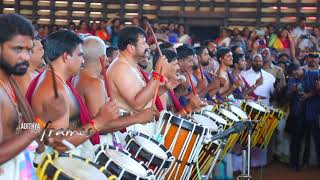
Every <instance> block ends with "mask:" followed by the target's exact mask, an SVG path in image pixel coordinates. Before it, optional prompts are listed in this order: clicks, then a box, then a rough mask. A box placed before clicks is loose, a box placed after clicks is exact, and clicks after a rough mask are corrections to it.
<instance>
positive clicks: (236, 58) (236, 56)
mask: <svg viewBox="0 0 320 180" xmlns="http://www.w3.org/2000/svg"><path fill="white" fill-rule="evenodd" d="M232 57H233V64H239V61H240V59H241V58H244V57H245V55H244V54H238V53H233V55H232Z"/></svg>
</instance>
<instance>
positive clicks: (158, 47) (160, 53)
mask: <svg viewBox="0 0 320 180" xmlns="http://www.w3.org/2000/svg"><path fill="white" fill-rule="evenodd" d="M145 23H146V24H147V27H148V30H150V31H151V34H152V36H153V38H154V40H155V42H156V46H157V49H158V52H159V57H161V56H162V52H161V49H160V46H159V42H158V40H157V37H156V35H155V34H154V32H153V29H152V27H151V25H150V23H149V21H147V20H146V22H145ZM159 74H160V75H162V66H161V67H160V72H159ZM159 87H160V83H159V84H158V85H157V87H156V91H155V94H154V96H153V101H152V106H154V105H155V102H156V99H157V95H158V92H159Z"/></svg>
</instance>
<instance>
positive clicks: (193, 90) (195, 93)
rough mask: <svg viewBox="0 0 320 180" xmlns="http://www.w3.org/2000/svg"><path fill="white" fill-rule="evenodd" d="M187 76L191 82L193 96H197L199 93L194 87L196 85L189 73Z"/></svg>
mask: <svg viewBox="0 0 320 180" xmlns="http://www.w3.org/2000/svg"><path fill="white" fill-rule="evenodd" d="M187 75H188V79H189V81H190V85H191V89H192V92H193V95H195V96H196V95H197V91H196V89H195V87H194V84H193V82H192V79H191V76H190V73H189V72H188V71H187Z"/></svg>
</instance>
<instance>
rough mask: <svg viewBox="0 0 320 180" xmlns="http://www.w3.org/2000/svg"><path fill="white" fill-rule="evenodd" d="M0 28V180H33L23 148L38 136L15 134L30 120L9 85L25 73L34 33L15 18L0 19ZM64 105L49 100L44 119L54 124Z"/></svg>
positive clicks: (30, 161) (3, 17) (23, 20)
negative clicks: (14, 77) (16, 77)
mask: <svg viewBox="0 0 320 180" xmlns="http://www.w3.org/2000/svg"><path fill="white" fill-rule="evenodd" d="M0 26H1V30H0V179H10V180H19V179H22V178H24V179H33V178H36V177H35V174H34V168H33V165H32V160H31V158H30V154H31V152H30V151H29V150H26V148H27V146H29V145H30V143H31V142H32V141H33V140H35V139H36V137H37V136H38V135H37V133H34V132H32V129H26V130H22V129H20V130H17V128H18V127H19V126H20V125H21V123H22V122H23V121H29V122H30V121H33V120H32V119H27V117H26V116H25V115H26V114H25V113H22V111H21V110H22V109H25V108H23V107H22V106H20V105H18V103H19V102H22V101H25V99H23V97H22V99H21V98H19V97H18V96H17V93H18V89H17V88H16V86H14V85H13V84H12V83H13V80H12V78H11V75H16V76H17V75H24V74H25V73H26V72H27V70H28V65H29V60H30V56H31V54H32V48H33V45H34V44H33V37H34V29H33V26H32V24H31V23H29V21H28V20H26V19H25V18H23V17H22V16H20V15H17V14H9V15H0ZM10 79H11V80H10ZM20 97H21V96H20ZM63 102H64V101H63V99H62V98H58V99H56V98H52V99H50V104H44V105H43V106H44V107H45V108H46V109H48V113H50V114H52V115H51V116H49V115H44V116H43V118H44V119H46V120H50V121H53V120H55V119H57V118H58V117H60V116H62V115H63V114H64V113H65V110H64V106H63V104H62V105H61V106H58V104H61V103H63ZM20 114H21V116H20ZM41 129H42V128H41V127H40V130H41ZM28 158H29V160H28ZM26 167H29V168H26Z"/></svg>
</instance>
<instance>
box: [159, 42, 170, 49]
mask: <svg viewBox="0 0 320 180" xmlns="http://www.w3.org/2000/svg"><path fill="white" fill-rule="evenodd" d="M159 47H160V49H161V50H162V49H169V48H173V44H172V43H170V42H163V43H161V44H160V45H159Z"/></svg>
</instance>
